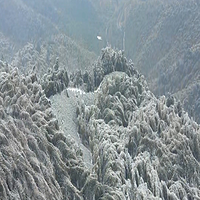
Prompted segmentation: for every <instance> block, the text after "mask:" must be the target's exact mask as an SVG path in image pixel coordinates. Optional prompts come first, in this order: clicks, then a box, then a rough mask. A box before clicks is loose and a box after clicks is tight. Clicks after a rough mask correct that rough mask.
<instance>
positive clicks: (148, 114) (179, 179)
mask: <svg viewBox="0 0 200 200" xmlns="http://www.w3.org/2000/svg"><path fill="white" fill-rule="evenodd" d="M116 53H117V52H114V51H113V50H112V49H105V51H104V52H103V55H104V56H103V60H102V61H99V62H98V63H104V64H105V63H107V64H105V65H98V64H97V65H98V67H99V68H104V69H106V68H110V66H109V63H110V62H109V61H110V59H111V58H112V55H114V54H116ZM100 58H102V57H100ZM111 65H112V64H111ZM128 66H129V67H130V64H129V63H126V62H124V63H121V70H120V71H123V70H122V69H126V68H128ZM113 69H116V65H114V66H113ZM114 71H115V70H114ZM97 91H98V96H97V99H96V101H95V104H94V105H92V106H85V104H84V103H82V104H81V105H80V107H79V111H78V114H79V115H78V119H79V133H80V134H81V137H82V138H83V139H84V140H87V141H88V143H89V145H90V148H91V151H92V155H93V163H94V172H95V173H96V174H97V177H98V181H99V182H101V183H102V184H105V185H107V186H108V187H109V188H112V189H113V191H114V192H110V190H106V191H105V195H106V199H174V200H175V199H198V198H199V197H200V188H199V185H200V179H199V173H200V148H199V142H200V131H199V125H198V124H197V123H196V122H195V121H193V120H191V119H190V118H189V117H188V113H186V112H185V111H184V110H183V108H182V107H181V105H180V102H177V101H175V100H174V99H173V98H172V97H169V98H166V97H165V96H162V97H161V98H160V99H157V98H156V97H155V96H154V95H153V93H151V92H150V90H149V89H148V86H147V83H146V81H145V79H144V76H142V75H141V74H139V73H138V72H137V71H136V70H133V71H132V74H131V75H128V74H126V73H124V72H111V73H109V74H108V75H106V76H105V77H104V78H103V81H102V82H101V84H100V86H99V88H98V90H97ZM97 199H98V198H97Z"/></svg>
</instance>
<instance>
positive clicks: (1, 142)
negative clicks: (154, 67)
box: [0, 47, 200, 200]
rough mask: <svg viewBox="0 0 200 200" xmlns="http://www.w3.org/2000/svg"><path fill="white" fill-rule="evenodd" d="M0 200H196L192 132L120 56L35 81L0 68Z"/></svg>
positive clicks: (198, 170) (199, 159)
mask: <svg viewBox="0 0 200 200" xmlns="http://www.w3.org/2000/svg"><path fill="white" fill-rule="evenodd" d="M0 199H1V200H33V199H34V200H36V199H37V200H143V199H155V200H161V199H163V200H178V199H182V200H187V199H191V200H198V199H200V130H199V124H197V123H196V122H195V121H194V119H193V118H190V117H189V116H188V113H187V112H186V111H185V110H184V109H183V107H182V105H181V103H180V101H178V100H177V99H176V98H174V97H173V96H172V95H169V96H168V97H165V96H161V97H159V98H157V97H156V96H154V94H153V93H152V92H151V91H150V90H149V87H148V83H147V81H146V80H145V77H144V76H143V75H141V74H140V73H139V72H138V71H137V70H136V68H135V66H134V64H133V63H132V61H128V60H127V58H126V57H125V55H124V52H123V51H117V50H113V49H111V48H108V47H107V48H105V49H102V51H101V55H100V56H99V58H98V59H97V61H96V62H95V63H94V64H93V71H91V72H81V71H79V72H77V73H74V74H71V75H70V76H69V77H68V73H67V72H66V70H64V69H60V68H59V63H56V65H55V66H54V67H53V68H52V69H51V70H49V71H48V73H47V74H45V75H44V77H43V78H39V77H38V76H37V74H36V73H35V71H34V70H32V71H31V73H29V74H27V75H25V74H23V73H21V72H20V69H18V68H14V67H13V66H11V65H8V64H6V63H4V62H0Z"/></svg>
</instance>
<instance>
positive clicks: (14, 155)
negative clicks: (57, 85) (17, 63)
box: [0, 62, 95, 200]
mask: <svg viewBox="0 0 200 200" xmlns="http://www.w3.org/2000/svg"><path fill="white" fill-rule="evenodd" d="M0 64H1V68H0V69H1V71H0V88H1V90H0V116H1V118H0V177H1V179H0V199H1V200H8V199H22V200H25V199H26V200H27V199H38V200H45V199H50V200H51V199H52V200H58V199H60V200H61V199H62V200H64V199H65V200H67V199H77V200H78V199H83V196H85V197H86V198H89V197H88V196H89V195H90V194H88V192H87V191H89V189H88V188H90V186H89V185H90V182H92V181H93V179H94V178H93V176H91V175H90V173H89V171H88V170H87V168H86V167H85V164H84V163H83V159H82V152H81V151H80V148H79V147H76V146H74V143H73V141H71V139H70V138H67V137H66V136H64V134H63V132H62V131H61V130H60V128H59V125H58V121H57V119H56V118H55V117H54V115H53V113H52V110H51V104H50V101H49V99H47V98H46V96H45V95H44V93H43V91H42V88H41V85H39V84H38V82H37V77H36V76H35V74H29V76H23V75H22V76H21V75H19V74H18V69H17V68H12V67H10V66H8V65H5V64H4V63H2V62H1V63H0ZM9 68H10V69H9ZM94 180H95V179H94Z"/></svg>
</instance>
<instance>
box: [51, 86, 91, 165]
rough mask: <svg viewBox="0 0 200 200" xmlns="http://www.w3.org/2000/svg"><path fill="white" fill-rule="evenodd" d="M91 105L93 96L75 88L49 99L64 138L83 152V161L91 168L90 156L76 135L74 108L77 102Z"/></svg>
mask: <svg viewBox="0 0 200 200" xmlns="http://www.w3.org/2000/svg"><path fill="white" fill-rule="evenodd" d="M82 100H84V102H87V103H88V104H91V103H92V102H93V101H94V95H92V94H89V93H85V92H84V91H82V90H80V89H76V88H68V89H67V90H64V91H63V92H62V93H61V94H56V95H54V96H52V97H51V104H52V109H53V112H54V114H55V115H56V118H57V119H58V121H59V125H60V127H61V129H62V130H63V132H64V134H65V135H66V136H69V135H70V137H71V138H72V139H73V140H74V141H75V143H76V144H77V145H78V146H79V147H80V149H81V150H82V152H83V160H84V162H85V164H86V166H87V167H88V168H89V169H91V168H92V154H91V152H90V150H89V149H88V148H87V147H85V146H84V145H83V143H82V141H81V138H80V136H79V134H78V127H77V119H76V107H77V103H78V101H82Z"/></svg>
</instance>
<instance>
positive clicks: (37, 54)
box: [11, 34, 96, 77]
mask: <svg viewBox="0 0 200 200" xmlns="http://www.w3.org/2000/svg"><path fill="white" fill-rule="evenodd" d="M57 59H58V60H57ZM95 59H96V55H95V54H94V53H92V52H89V51H87V50H86V49H84V48H83V47H81V46H80V45H78V44H77V43H76V42H75V41H73V40H72V39H71V38H69V37H68V36H66V35H64V34H57V35H52V36H51V37H48V38H47V39H45V40H42V41H38V42H34V43H27V44H26V45H25V46H24V47H23V48H21V49H19V50H18V52H17V53H16V54H15V55H14V56H13V58H12V62H11V64H12V65H13V66H16V67H18V68H19V69H20V71H21V72H23V73H28V72H29V71H31V70H32V68H35V70H36V73H37V75H38V76H39V77H42V76H43V75H44V74H47V72H48V71H49V70H51V69H52V68H53V66H54V65H55V64H56V62H59V67H60V68H62V69H67V71H68V72H69V73H72V72H75V71H76V70H78V69H79V70H83V71H84V70H90V68H91V65H92V63H93V62H94V60H95Z"/></svg>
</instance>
